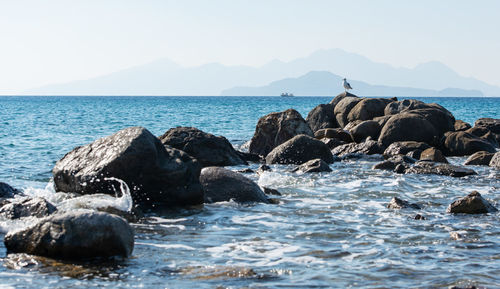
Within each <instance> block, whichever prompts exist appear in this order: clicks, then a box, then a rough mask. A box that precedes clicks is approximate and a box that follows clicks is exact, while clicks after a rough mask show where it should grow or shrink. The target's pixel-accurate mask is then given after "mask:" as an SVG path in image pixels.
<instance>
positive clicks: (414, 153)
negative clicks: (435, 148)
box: [406, 149, 422, 160]
mask: <svg viewBox="0 0 500 289" xmlns="http://www.w3.org/2000/svg"><path fill="white" fill-rule="evenodd" d="M421 154H422V150H419V149H416V150H413V151H410V152H408V153H406V156H408V157H410V158H414V159H416V160H419V159H420V155H421Z"/></svg>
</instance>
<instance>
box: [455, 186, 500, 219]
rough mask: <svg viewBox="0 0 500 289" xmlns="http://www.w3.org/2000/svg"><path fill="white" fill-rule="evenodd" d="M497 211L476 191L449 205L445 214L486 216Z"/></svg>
mask: <svg viewBox="0 0 500 289" xmlns="http://www.w3.org/2000/svg"><path fill="white" fill-rule="evenodd" d="M496 211H498V210H497V208H495V207H494V206H493V205H492V204H490V203H489V202H488V201H487V200H485V199H484V198H483V197H482V196H481V194H480V193H479V192H477V191H473V192H472V193H470V194H469V195H467V196H465V197H463V198H461V199H458V200H456V201H454V202H453V203H451V204H450V205H449V206H448V208H447V209H446V212H447V213H455V214H458V213H462V214H486V213H492V212H496Z"/></svg>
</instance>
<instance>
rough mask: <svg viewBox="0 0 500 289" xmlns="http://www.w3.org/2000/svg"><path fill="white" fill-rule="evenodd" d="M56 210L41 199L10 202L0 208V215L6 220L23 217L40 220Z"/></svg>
mask: <svg viewBox="0 0 500 289" xmlns="http://www.w3.org/2000/svg"><path fill="white" fill-rule="evenodd" d="M56 211H57V208H56V207H55V206H54V205H52V204H51V203H49V202H48V201H47V200H45V199H42V198H33V199H25V200H23V201H20V202H12V203H9V204H6V205H5V206H3V207H2V208H0V215H1V216H3V217H5V218H8V219H19V218H23V217H37V218H42V217H46V216H48V215H51V214H52V213H54V212H56Z"/></svg>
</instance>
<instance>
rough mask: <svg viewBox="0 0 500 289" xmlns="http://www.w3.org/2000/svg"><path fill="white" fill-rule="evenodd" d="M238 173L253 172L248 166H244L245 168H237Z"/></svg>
mask: <svg viewBox="0 0 500 289" xmlns="http://www.w3.org/2000/svg"><path fill="white" fill-rule="evenodd" d="M238 173H240V174H253V173H255V172H254V171H253V170H252V169H250V168H246V169H242V170H238Z"/></svg>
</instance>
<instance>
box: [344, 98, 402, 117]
mask: <svg viewBox="0 0 500 289" xmlns="http://www.w3.org/2000/svg"><path fill="white" fill-rule="evenodd" d="M391 102H392V101H391V100H390V99H387V98H364V99H362V100H361V101H360V102H358V103H357V104H356V105H355V106H354V107H353V108H352V109H351V110H350V111H349V114H348V115H347V120H348V121H354V120H371V119H373V118H374V117H377V116H383V115H384V109H385V107H386V106H387V104H389V103H391Z"/></svg>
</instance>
